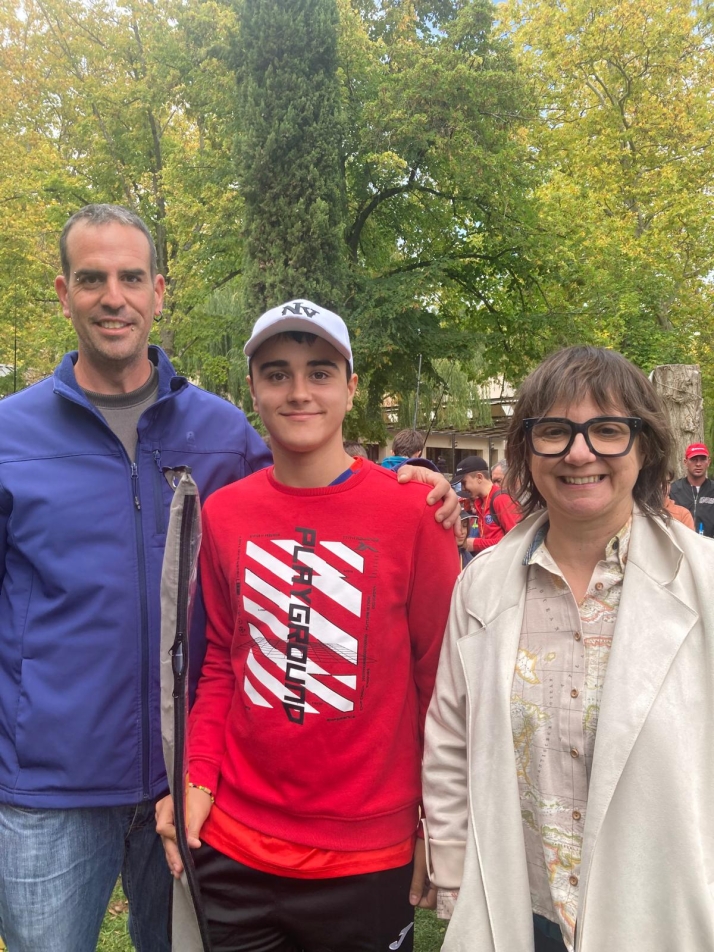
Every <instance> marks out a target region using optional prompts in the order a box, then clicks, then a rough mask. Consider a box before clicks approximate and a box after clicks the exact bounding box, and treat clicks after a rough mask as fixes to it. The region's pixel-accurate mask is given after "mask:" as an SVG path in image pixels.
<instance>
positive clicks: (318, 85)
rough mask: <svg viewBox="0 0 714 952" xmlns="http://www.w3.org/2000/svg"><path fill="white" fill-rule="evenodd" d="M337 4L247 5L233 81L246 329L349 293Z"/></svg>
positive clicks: (295, 0) (288, 1) (318, 0)
mask: <svg viewBox="0 0 714 952" xmlns="http://www.w3.org/2000/svg"><path fill="white" fill-rule="evenodd" d="M337 24H338V11H337V5H336V2H335V0H244V2H243V4H242V14H241V33H240V40H239V44H238V58H237V62H236V72H237V78H238V97H239V100H238V115H239V133H238V143H237V146H238V148H237V159H238V170H239V176H240V178H239V187H240V188H241V191H242V194H243V197H244V200H245V211H244V219H243V237H244V242H245V260H244V272H243V289H244V292H243V302H244V306H245V315H246V320H247V322H248V323H250V322H252V321H253V320H254V319H255V317H256V316H257V315H258V314H260V313H261V312H262V311H263V310H265V309H266V308H268V307H273V306H274V305H276V304H279V303H280V302H281V301H285V300H287V299H288V298H290V297H307V298H310V299H311V300H314V301H316V302H317V303H319V304H322V305H324V306H326V307H333V308H336V309H337V310H338V311H339V310H340V309H341V308H342V307H343V306H344V299H345V287H346V274H347V267H346V245H345V242H344V229H345V198H344V195H345V190H344V176H343V166H342V160H341V121H340V90H339V85H338V79H337Z"/></svg>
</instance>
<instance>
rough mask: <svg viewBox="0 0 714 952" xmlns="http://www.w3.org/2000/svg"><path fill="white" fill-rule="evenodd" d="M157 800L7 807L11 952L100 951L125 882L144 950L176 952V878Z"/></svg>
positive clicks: (4, 848) (3, 842)
mask: <svg viewBox="0 0 714 952" xmlns="http://www.w3.org/2000/svg"><path fill="white" fill-rule="evenodd" d="M154 810H155V803H154V802H153V801H149V802H147V803H142V804H139V805H138V806H132V807H91V808H80V809H75V810H35V809H26V808H24V807H12V806H8V805H7V804H0V936H2V937H3V938H4V940H5V943H6V945H7V948H8V952H95V949H96V946H97V938H98V936H99V930H100V928H101V924H102V919H103V918H104V913H105V912H106V908H107V904H108V902H109V898H110V896H111V893H112V889H113V888H114V884H115V883H116V881H117V877H118V876H119V873H121V877H122V885H123V886H124V892H125V893H126V896H127V899H128V900H129V933H130V935H131V939H132V942H133V943H134V947H135V948H136V949H137V952H169V950H170V947H171V946H170V943H169V939H168V919H169V915H168V913H169V895H170V892H171V882H172V879H171V876H170V874H169V871H168V867H167V865H166V860H165V859H164V851H163V848H162V846H161V840H160V838H159V837H158V836H157V834H156V830H155V823H154Z"/></svg>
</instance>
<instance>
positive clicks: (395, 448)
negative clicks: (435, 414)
mask: <svg viewBox="0 0 714 952" xmlns="http://www.w3.org/2000/svg"><path fill="white" fill-rule="evenodd" d="M423 449H424V434H423V433H420V432H419V431H418V430H400V431H399V433H397V434H396V435H395V437H394V439H393V440H392V455H393V456H406V457H407V458H408V459H410V458H411V457H412V456H421V452H422V450H423Z"/></svg>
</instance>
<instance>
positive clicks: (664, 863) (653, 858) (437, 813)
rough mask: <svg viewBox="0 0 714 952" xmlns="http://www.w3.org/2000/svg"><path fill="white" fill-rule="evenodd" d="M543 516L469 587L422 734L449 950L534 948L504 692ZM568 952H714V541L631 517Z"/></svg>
mask: <svg viewBox="0 0 714 952" xmlns="http://www.w3.org/2000/svg"><path fill="white" fill-rule="evenodd" d="M545 518H546V516H545V515H543V514H540V515H537V516H533V517H531V518H529V519H527V520H525V521H524V522H523V523H521V524H520V525H519V526H517V527H516V528H515V529H513V530H512V531H511V532H509V533H508V535H507V536H506V537H505V538H504V539H503V540H502V541H501V542H500V543H499V544H498V546H495V547H494V548H492V549H487V550H486V551H485V552H483V553H482V554H480V555H479V556H478V557H477V559H476V560H475V561H474V562H472V563H471V564H470V565H469V566H468V567H467V568H466V570H465V571H464V572H463V573H462V575H461V576H460V578H459V581H458V582H457V585H456V589H455V591H454V596H453V601H452V606H451V614H450V617H449V623H448V627H447V633H446V639H445V641H444V647H443V651H442V655H441V661H440V665H439V673H438V676H437V680H436V688H435V693H434V697H433V699H432V702H431V706H430V708H429V713H428V716H427V724H426V749H425V755H424V806H425V812H426V816H427V818H428V819H427V824H428V830H427V843H428V847H429V864H430V875H431V878H432V881H433V882H434V883H436V884H438V885H439V886H443V887H447V888H456V887H460V894H459V899H458V902H457V903H456V909H455V911H454V916H453V918H452V920H451V922H450V924H449V927H448V929H447V933H446V939H445V941H444V945H443V952H533V947H534V942H533V923H532V916H531V905H530V894H529V888H528V873H527V869H526V861H525V848H524V843H523V832H522V825H521V823H522V821H521V811H520V802H519V795H518V784H517V779H516V765H515V757H514V752H513V737H512V734H511V712H510V695H511V684H512V681H513V672H514V668H515V662H516V653H517V650H518V642H519V636H520V629H521V620H522V617H523V610H524V604H525V582H526V567H525V566H524V565H523V564H522V563H523V558H524V555H525V553H526V550H527V548H528V545H529V544H530V542H531V541H532V539H533V536H534V534H535V531H536V529H537V528H538V526H539V525H540V524H542V522H543V521H544V519H545ZM575 948H576V952H712V950H714V541H712V540H709V539H706V538H704V537H702V536H697V535H696V534H695V533H694V532H692V531H691V530H689V529H687V528H685V527H683V526H681V525H679V524H678V523H676V522H675V523H674V524H673V525H671V526H670V527H665V526H664V524H663V523H661V522H659V521H657V520H654V519H650V518H648V517H646V516H644V515H642V514H641V513H639V512H637V511H636V512H635V514H634V517H633V526H632V535H631V539H630V548H629V554H628V562H627V566H626V570H625V577H624V581H623V590H622V599H621V602H620V608H619V613H618V617H617V624H616V628H615V634H614V637H613V643H612V651H611V654H610V660H609V664H608V669H607V675H606V680H605V686H604V690H603V696H602V704H601V708H600V718H599V722H598V730H597V737H596V741H595V752H594V759H593V768H592V776H591V782H590V789H589V795H588V806H587V813H586V822H585V830H584V841H583V853H582V865H581V872H580V892H579V905H578V914H577V929H576V946H575Z"/></svg>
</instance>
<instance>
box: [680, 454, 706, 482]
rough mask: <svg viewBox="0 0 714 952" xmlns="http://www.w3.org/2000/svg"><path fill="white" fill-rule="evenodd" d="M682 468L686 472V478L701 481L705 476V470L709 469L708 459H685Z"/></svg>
mask: <svg viewBox="0 0 714 952" xmlns="http://www.w3.org/2000/svg"><path fill="white" fill-rule="evenodd" d="M684 467H685V469H686V470H687V476H691V477H692V479H701V478H702V477H703V476H706V474H707V468H708V467H709V457H708V456H692V457H691V458H690V459H685V461H684Z"/></svg>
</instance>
